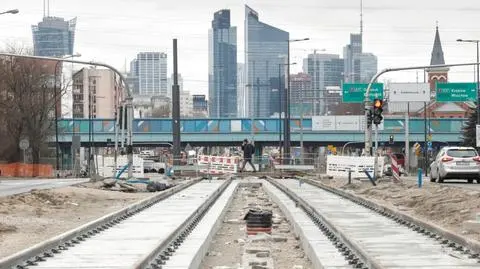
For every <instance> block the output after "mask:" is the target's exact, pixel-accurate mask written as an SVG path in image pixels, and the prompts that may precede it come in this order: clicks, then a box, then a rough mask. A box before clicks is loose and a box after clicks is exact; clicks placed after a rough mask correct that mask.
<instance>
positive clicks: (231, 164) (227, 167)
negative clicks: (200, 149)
mask: <svg viewBox="0 0 480 269" xmlns="http://www.w3.org/2000/svg"><path fill="white" fill-rule="evenodd" d="M239 160H240V158H239V157H224V156H208V155H199V156H198V157H197V164H198V165H203V166H205V165H206V166H207V167H209V168H208V169H201V170H200V172H202V173H208V174H235V173H237V169H238V163H239Z"/></svg>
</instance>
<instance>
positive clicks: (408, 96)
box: [388, 83, 430, 102]
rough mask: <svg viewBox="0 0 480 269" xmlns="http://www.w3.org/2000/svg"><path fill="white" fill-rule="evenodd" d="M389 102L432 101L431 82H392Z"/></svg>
mask: <svg viewBox="0 0 480 269" xmlns="http://www.w3.org/2000/svg"><path fill="white" fill-rule="evenodd" d="M389 88H390V91H389V92H390V94H389V99H388V101H389V102H412V101H416V102H430V84H429V83H390V84H389Z"/></svg>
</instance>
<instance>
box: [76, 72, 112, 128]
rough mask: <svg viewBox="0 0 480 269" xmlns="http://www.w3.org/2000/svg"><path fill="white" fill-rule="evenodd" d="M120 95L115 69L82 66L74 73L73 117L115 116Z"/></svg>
mask: <svg viewBox="0 0 480 269" xmlns="http://www.w3.org/2000/svg"><path fill="white" fill-rule="evenodd" d="M119 95H120V92H119V87H118V83H117V81H115V75H114V73H113V71H111V70H109V69H93V68H82V69H81V70H80V71H78V72H76V73H75V74H73V106H72V107H73V118H106V119H108V118H114V117H115V108H116V105H115V104H116V100H117V98H118V96H119Z"/></svg>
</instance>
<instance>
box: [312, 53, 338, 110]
mask: <svg viewBox="0 0 480 269" xmlns="http://www.w3.org/2000/svg"><path fill="white" fill-rule="evenodd" d="M303 70H304V72H305V73H307V74H309V75H310V77H311V79H312V97H311V98H309V99H310V100H306V101H307V102H309V103H310V104H311V107H312V114H313V115H325V114H326V112H327V110H326V96H325V90H326V88H327V87H330V86H341V85H342V81H343V71H344V60H343V59H341V58H340V56H339V55H337V54H317V53H312V54H309V55H308V57H307V58H306V59H305V60H304V62H303Z"/></svg>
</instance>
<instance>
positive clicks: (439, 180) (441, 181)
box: [438, 175, 443, 183]
mask: <svg viewBox="0 0 480 269" xmlns="http://www.w3.org/2000/svg"><path fill="white" fill-rule="evenodd" d="M438 183H443V178H442V177H441V176H440V175H438Z"/></svg>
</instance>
